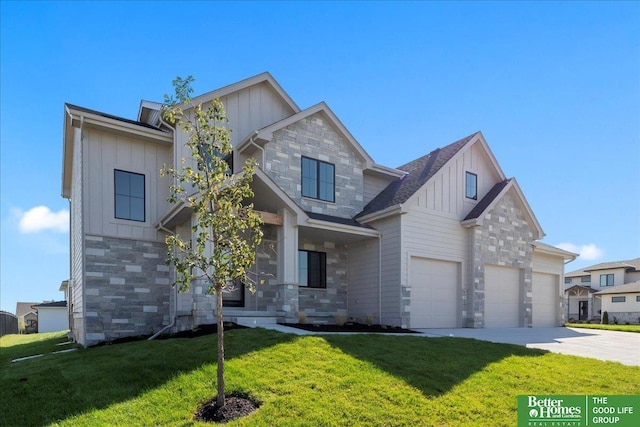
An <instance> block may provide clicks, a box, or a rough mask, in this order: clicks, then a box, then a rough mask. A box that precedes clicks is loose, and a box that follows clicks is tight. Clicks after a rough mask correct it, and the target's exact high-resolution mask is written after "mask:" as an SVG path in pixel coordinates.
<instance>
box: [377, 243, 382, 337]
mask: <svg viewBox="0 0 640 427" xmlns="http://www.w3.org/2000/svg"><path fill="white" fill-rule="evenodd" d="M378 322H380V324H381V325H382V234H379V235H378Z"/></svg>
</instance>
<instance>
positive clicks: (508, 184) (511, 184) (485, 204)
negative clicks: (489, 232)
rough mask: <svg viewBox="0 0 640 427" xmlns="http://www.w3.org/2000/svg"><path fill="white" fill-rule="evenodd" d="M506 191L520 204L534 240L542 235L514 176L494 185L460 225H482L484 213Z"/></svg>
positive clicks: (491, 207) (540, 228) (542, 232)
mask: <svg viewBox="0 0 640 427" xmlns="http://www.w3.org/2000/svg"><path fill="white" fill-rule="evenodd" d="M508 192H511V193H512V194H513V195H514V196H515V200H516V203H518V205H520V208H521V209H522V211H523V214H524V215H525V216H526V217H527V222H528V223H529V224H530V225H531V227H532V231H533V232H534V236H533V238H534V240H538V239H541V238H542V237H544V231H542V227H541V226H540V223H539V222H538V219H537V218H536V216H535V214H534V213H533V210H532V209H531V206H529V203H528V202H527V199H526V198H525V197H524V194H523V193H522V190H521V189H520V186H519V185H518V181H516V179H515V178H509V179H505V180H503V181H501V182H499V183H497V184H496V185H494V186H493V188H491V190H489V192H488V193H487V194H486V195H485V196H484V197H483V198H482V200H480V202H479V203H478V204H477V205H476V206H475V207H474V208H473V209H472V210H471V212H469V214H468V215H467V216H466V217H465V219H464V220H462V225H464V226H466V227H470V226H475V225H482V221H483V219H484V217H485V215H486V214H487V213H488V212H489V211H490V210H491V209H493V207H494V206H495V205H496V203H498V201H499V200H500V199H501V198H502V197H503V196H504V195H505V194H507V193H508Z"/></svg>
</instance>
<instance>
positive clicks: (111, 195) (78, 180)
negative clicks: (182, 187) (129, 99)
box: [62, 73, 576, 345]
mask: <svg viewBox="0 0 640 427" xmlns="http://www.w3.org/2000/svg"><path fill="white" fill-rule="evenodd" d="M216 97H219V98H220V99H221V101H222V102H223V103H224V105H225V107H226V110H227V115H228V118H229V127H230V128H231V130H232V144H233V147H234V152H233V155H232V156H230V158H229V159H228V160H229V164H230V167H231V168H233V167H234V166H235V167H236V170H237V169H238V167H239V165H242V164H243V163H244V160H245V159H246V158H248V157H253V158H255V159H256V160H257V162H258V164H259V167H258V168H257V169H256V173H255V176H254V181H253V184H252V186H253V190H254V193H255V196H254V198H253V199H252V200H251V202H252V203H253V204H254V208H255V209H256V210H258V211H260V212H262V216H263V219H264V226H263V231H264V240H263V243H262V245H261V247H260V248H259V250H258V253H257V257H256V264H255V268H254V271H253V273H254V274H255V276H256V277H257V279H258V282H259V283H261V284H260V285H258V286H257V291H256V293H255V294H251V293H249V292H247V291H246V290H245V289H244V288H242V287H241V286H240V287H239V288H238V290H236V291H235V292H231V293H228V294H226V295H225V296H224V297H225V305H226V306H227V307H228V308H227V309H225V316H226V317H227V318H228V319H230V320H235V321H244V322H250V323H253V322H255V323H259V322H269V321H276V320H277V321H287V322H297V321H298V316H299V315H302V314H304V316H305V317H306V319H307V321H309V322H316V323H334V322H335V320H336V317H337V316H340V317H342V316H346V317H348V318H352V319H355V320H360V321H363V320H364V319H365V318H373V319H374V321H375V322H379V323H382V324H389V325H400V326H405V327H413V328H443V327H474V328H482V327H507V326H508V327H531V326H534V327H536V326H555V325H560V324H562V321H563V310H562V298H561V292H562V281H563V280H564V276H563V273H564V263H565V262H566V261H568V260H573V259H575V256H576V255H575V254H572V253H569V252H566V251H563V250H561V249H558V248H555V247H552V246H549V245H546V244H543V243H540V242H539V241H538V240H540V239H541V238H542V237H543V236H544V233H543V231H542V228H541V226H540V224H539V223H538V220H537V219H536V217H535V215H534V213H533V210H532V209H531V207H530V206H529V204H528V202H527V200H526V199H525V197H524V195H523V192H522V190H521V189H520V186H519V185H518V183H517V181H516V180H515V178H507V177H506V175H505V174H504V172H503V171H502V168H501V167H500V165H499V164H498V162H497V160H496V158H495V157H494V155H493V153H492V152H491V150H490V149H489V146H488V145H487V142H486V141H485V139H484V136H483V135H482V134H481V133H480V132H476V133H474V134H472V135H469V136H467V137H465V138H463V139H461V140H459V141H456V142H454V143H452V144H449V145H447V146H445V147H442V148H439V149H436V150H434V151H432V152H431V153H429V154H427V155H425V156H423V157H421V158H419V159H416V160H414V161H412V162H409V163H407V164H405V165H403V166H401V167H399V168H391V167H387V166H382V165H379V164H377V163H376V162H375V161H374V160H373V159H372V158H371V157H370V155H369V154H368V153H367V152H366V151H365V150H364V148H363V147H362V146H361V145H360V143H359V142H358V141H357V140H356V139H355V138H354V136H353V135H351V133H350V132H349V130H348V129H347V128H346V127H345V126H344V124H343V123H342V122H341V121H340V120H339V119H338V117H337V116H336V115H335V114H334V113H333V111H332V110H331V109H330V108H329V107H328V106H327V104H325V103H324V102H321V103H319V104H316V105H314V106H312V107H309V108H306V109H300V108H299V107H298V105H296V103H295V102H294V101H293V100H292V99H291V98H290V97H289V95H288V94H287V93H286V92H285V91H284V90H283V89H282V88H281V87H280V85H279V84H278V83H277V82H276V81H275V80H274V79H273V77H272V76H271V75H270V74H269V73H263V74H260V75H258V76H255V77H252V78H250V79H247V80H243V81H241V82H238V83H235V84H232V85H230V86H226V87H223V88H221V89H218V90H216V91H213V92H210V93H207V94H204V95H202V96H199V97H197V98H195V99H194V100H193V104H197V103H200V102H202V103H205V104H206V103H207V102H208V101H210V100H212V99H213V98H216ZM160 110H161V105H160V104H157V103H153V102H147V101H142V103H141V105H140V110H139V114H138V118H137V120H128V119H123V118H121V117H117V116H113V115H110V114H105V113H101V112H98V111H94V110H90V109H87V108H84V107H78V106H74V105H70V104H66V105H65V108H64V130H63V132H64V136H63V139H64V141H63V143H64V148H63V150H64V159H63V176H62V195H63V197H65V198H68V199H69V200H70V202H71V278H70V280H69V286H68V288H69V292H70V293H71V296H70V299H69V301H70V312H71V316H72V324H71V329H72V333H73V335H74V338H75V339H76V340H77V341H78V342H80V343H81V344H83V345H92V344H96V343H98V342H100V341H104V340H112V339H116V338H119V337H124V336H127V335H143V334H152V333H156V332H158V331H161V330H169V329H172V330H181V329H186V328H192V327H194V326H195V325H198V324H201V323H213V322H214V320H215V318H214V310H213V307H214V306H215V303H214V298H213V297H212V296H209V295H206V294H205V292H204V290H205V287H204V286H203V285H202V284H200V283H194V286H192V288H191V291H190V292H189V293H184V294H178V293H177V292H176V291H175V289H174V288H172V286H171V284H172V272H171V269H170V268H169V267H168V266H166V265H165V263H164V260H165V258H166V250H167V249H166V246H165V243H164V238H165V235H166V233H179V234H181V235H182V236H189V235H190V233H191V225H192V222H193V220H194V219H193V218H192V213H191V211H190V209H189V207H188V206H186V205H183V204H176V205H170V204H169V203H168V202H167V197H168V196H169V184H170V182H169V179H168V178H167V177H160V174H159V170H160V168H161V167H162V165H163V164H167V165H176V164H177V163H178V162H182V159H185V161H186V162H187V163H188V162H189V161H190V160H189V155H188V153H187V152H186V151H185V146H184V143H185V134H184V133H183V132H182V131H181V130H177V131H176V130H174V129H173V128H171V127H170V126H168V125H167V124H166V123H165V122H163V121H162V119H161V113H160ZM188 112H189V111H187V113H188ZM397 146H398V145H397V144H396V145H394V147H397Z"/></svg>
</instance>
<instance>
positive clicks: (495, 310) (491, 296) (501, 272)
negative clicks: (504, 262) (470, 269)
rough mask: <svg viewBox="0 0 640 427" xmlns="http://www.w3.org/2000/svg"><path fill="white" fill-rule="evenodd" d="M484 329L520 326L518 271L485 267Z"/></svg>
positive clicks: (500, 267)
mask: <svg viewBox="0 0 640 427" xmlns="http://www.w3.org/2000/svg"><path fill="white" fill-rule="evenodd" d="M484 326H485V328H517V327H518V326H520V270H519V269H517V268H510V267H502V266H497V265H485V267H484Z"/></svg>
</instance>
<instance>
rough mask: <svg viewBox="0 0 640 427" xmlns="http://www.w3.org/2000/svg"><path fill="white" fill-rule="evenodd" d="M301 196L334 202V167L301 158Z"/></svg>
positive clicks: (319, 161)
mask: <svg viewBox="0 0 640 427" xmlns="http://www.w3.org/2000/svg"><path fill="white" fill-rule="evenodd" d="M302 196H303V197H310V198H312V199H319V200H324V201H327V202H334V201H335V166H334V165H332V164H331V163H327V162H323V161H321V160H315V159H310V158H308V157H303V158H302Z"/></svg>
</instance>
